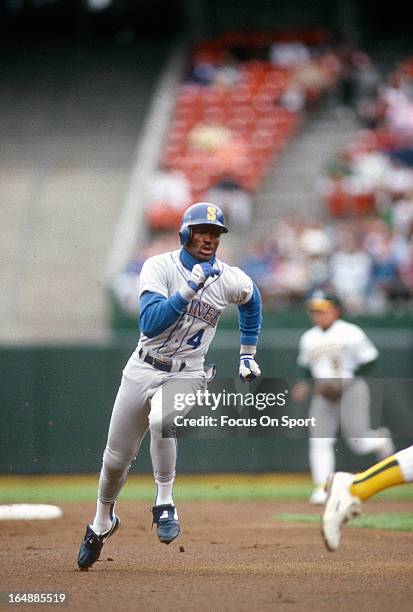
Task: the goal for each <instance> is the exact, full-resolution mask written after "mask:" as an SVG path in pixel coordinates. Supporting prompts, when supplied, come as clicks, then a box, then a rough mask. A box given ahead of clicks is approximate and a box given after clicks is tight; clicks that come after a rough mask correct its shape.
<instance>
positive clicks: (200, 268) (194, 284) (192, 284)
mask: <svg viewBox="0 0 413 612" xmlns="http://www.w3.org/2000/svg"><path fill="white" fill-rule="evenodd" d="M220 274H221V272H220V270H217V269H216V268H214V267H213V266H212V265H211V264H210V263H208V262H205V263H200V264H195V265H194V267H193V268H192V271H191V275H190V277H189V279H188V282H187V284H186V286H184V287H181V289H180V290H179V293H180V294H181V295H182V297H183V298H185V299H186V300H188V302H189V301H190V300H192V298H193V297H194V295H195V294H196V292H197V291H199V289H201V287H203V286H204V283H205V281H206V279H207V278H209V277H210V276H219V275H220Z"/></svg>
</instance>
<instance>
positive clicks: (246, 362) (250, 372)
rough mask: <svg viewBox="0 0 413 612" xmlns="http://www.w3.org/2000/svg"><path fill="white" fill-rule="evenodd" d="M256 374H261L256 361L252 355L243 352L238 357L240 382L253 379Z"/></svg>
mask: <svg viewBox="0 0 413 612" xmlns="http://www.w3.org/2000/svg"><path fill="white" fill-rule="evenodd" d="M257 376H261V370H260V368H259V366H258V363H257V362H256V361H255V356H254V355H247V354H243V355H241V358H240V364H239V377H240V379H241V380H242V382H246V381H247V380H254V378H257Z"/></svg>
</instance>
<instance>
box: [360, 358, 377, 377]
mask: <svg viewBox="0 0 413 612" xmlns="http://www.w3.org/2000/svg"><path fill="white" fill-rule="evenodd" d="M378 359H379V358H378V356H377V357H376V358H375V359H371V360H370V361H366V362H365V363H361V364H360V365H359V366H358V368H357V369H356V370H355V372H354V374H355V376H364V375H365V374H368V373H369V372H371V371H372V370H373V369H374V367H375V365H376V364H377V361H378Z"/></svg>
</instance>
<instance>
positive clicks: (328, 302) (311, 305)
mask: <svg viewBox="0 0 413 612" xmlns="http://www.w3.org/2000/svg"><path fill="white" fill-rule="evenodd" d="M306 304H307V308H308V310H320V311H322V312H324V311H326V310H330V308H331V307H332V306H334V307H336V308H343V305H342V303H341V301H340V300H339V298H338V297H337V296H336V295H334V294H333V293H327V292H325V291H315V292H314V293H313V294H312V295H311V296H310V297H309V298H308V300H307V302H306Z"/></svg>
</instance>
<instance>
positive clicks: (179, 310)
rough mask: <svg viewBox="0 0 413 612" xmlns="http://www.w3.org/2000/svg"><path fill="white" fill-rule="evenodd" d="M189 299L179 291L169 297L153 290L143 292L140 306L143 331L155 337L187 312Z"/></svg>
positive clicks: (146, 334)
mask: <svg viewBox="0 0 413 612" xmlns="http://www.w3.org/2000/svg"><path fill="white" fill-rule="evenodd" d="M187 305H188V300H186V299H185V298H183V297H182V295H181V294H180V293H179V291H177V292H176V293H175V294H174V295H172V296H171V297H169V298H166V297H165V296H163V295H161V294H160V293H155V292H152V291H145V292H144V293H142V295H141V297H140V300H139V306H140V315H139V327H140V329H141V331H142V332H143V333H144V334H145V336H148V338H153V337H155V336H157V335H158V334H160V333H162V332H163V331H164V330H165V329H167V328H168V327H169V326H170V325H172V324H173V323H175V321H177V320H178V319H179V317H180V316H181V315H182V314H183V313H184V312H185V308H186V307H187Z"/></svg>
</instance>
